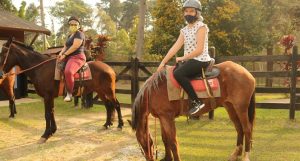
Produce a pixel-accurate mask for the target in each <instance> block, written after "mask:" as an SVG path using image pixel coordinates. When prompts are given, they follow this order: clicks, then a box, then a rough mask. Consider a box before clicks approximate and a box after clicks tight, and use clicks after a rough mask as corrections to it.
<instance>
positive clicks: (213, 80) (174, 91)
mask: <svg viewBox="0 0 300 161" xmlns="http://www.w3.org/2000/svg"><path fill="white" fill-rule="evenodd" d="M214 63H215V60H214V59H212V60H211V61H210V63H209V65H208V67H207V68H206V70H205V71H204V73H205V75H204V76H203V75H197V76H196V77H195V78H193V79H192V80H190V82H191V84H192V86H193V89H194V90H195V92H196V94H197V96H198V97H199V98H210V97H211V95H212V96H213V97H220V96H221V90H220V85H219V80H218V78H217V77H218V75H219V74H220V69H219V68H218V67H216V66H214ZM174 69H175V66H167V69H166V71H167V88H168V97H169V100H170V101H172V100H179V99H182V96H181V86H180V84H179V83H178V82H177V81H176V79H175V78H174V75H173V71H174ZM199 70H201V69H199ZM204 78H206V80H205V79H204ZM208 86H209V87H208ZM207 88H210V89H209V90H211V92H210V93H208V92H207V91H208V90H207ZM183 99H187V94H184V96H183Z"/></svg>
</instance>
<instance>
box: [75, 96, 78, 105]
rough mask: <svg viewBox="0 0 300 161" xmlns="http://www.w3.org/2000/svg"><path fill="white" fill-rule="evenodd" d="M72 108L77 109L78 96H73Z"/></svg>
mask: <svg viewBox="0 0 300 161" xmlns="http://www.w3.org/2000/svg"><path fill="white" fill-rule="evenodd" d="M74 107H75V108H77V107H78V96H74Z"/></svg>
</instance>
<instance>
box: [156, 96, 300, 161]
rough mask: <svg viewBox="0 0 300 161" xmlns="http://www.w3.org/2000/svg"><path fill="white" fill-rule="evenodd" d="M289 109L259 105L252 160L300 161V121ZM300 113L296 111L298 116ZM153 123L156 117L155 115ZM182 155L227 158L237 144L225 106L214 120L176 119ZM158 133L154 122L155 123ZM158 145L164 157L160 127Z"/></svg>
mask: <svg viewBox="0 0 300 161" xmlns="http://www.w3.org/2000/svg"><path fill="white" fill-rule="evenodd" d="M271 98H284V95H273V96H272V95H262V96H260V95H258V96H257V99H258V100H264V99H271ZM288 116H289V111H288V110H268V109H256V120H255V127H254V138H253V139H254V143H253V149H252V151H251V155H250V159H251V160H252V161H299V160H300V123H299V121H297V120H295V121H291V120H289V119H288ZM299 118H300V113H299V112H296V119H299ZM151 122H152V123H153V119H151ZM176 128H177V138H178V141H179V146H180V148H179V149H180V156H181V159H182V160H184V161H202V160H203V161H225V160H227V159H228V157H229V155H230V154H231V153H232V152H233V150H234V148H235V145H236V131H235V128H234V126H233V123H232V122H231V121H230V120H229V117H228V114H227V112H226V110H225V109H224V108H222V107H220V108H218V109H217V110H215V118H214V120H209V119H208V118H207V116H203V117H202V118H201V119H200V120H190V122H189V124H188V123H187V122H186V117H179V118H177V119H176ZM151 132H152V134H153V133H154V126H153V125H152V126H151ZM157 137H158V149H159V154H160V155H159V156H160V158H162V157H163V156H162V155H164V154H162V153H164V147H163V143H162V141H161V137H160V130H159V129H158V134H157Z"/></svg>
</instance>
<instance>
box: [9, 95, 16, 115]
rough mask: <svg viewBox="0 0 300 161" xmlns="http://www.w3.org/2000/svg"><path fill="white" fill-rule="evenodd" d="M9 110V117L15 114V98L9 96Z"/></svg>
mask: <svg viewBox="0 0 300 161" xmlns="http://www.w3.org/2000/svg"><path fill="white" fill-rule="evenodd" d="M9 110H10V115H9V118H14V117H15V114H17V110H16V105H15V99H14V98H10V99H9Z"/></svg>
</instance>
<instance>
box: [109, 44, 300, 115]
mask: <svg viewBox="0 0 300 161" xmlns="http://www.w3.org/2000/svg"><path fill="white" fill-rule="evenodd" d="M210 53H212V54H213V55H215V54H214V48H211V49H210ZM227 60H230V61H234V62H275V61H283V62H290V63H291V64H292V69H291V71H251V74H253V76H254V77H255V78H258V77H286V78H290V80H291V85H290V87H289V88H287V87H286V88H285V87H280V88H272V87H256V93H289V94H290V103H256V106H257V107H258V108H266V109H289V111H290V112H289V118H290V119H294V118H295V110H300V106H299V105H300V104H299V103H297V102H296V100H297V99H296V93H300V89H299V88H296V80H297V79H296V78H297V76H300V74H299V73H300V72H299V71H297V61H299V60H300V58H299V56H298V48H297V46H295V47H294V48H293V52H292V54H291V55H273V56H224V57H216V62H217V63H221V62H223V61H227ZM106 63H107V64H108V65H110V66H122V67H124V68H123V69H122V70H121V72H120V73H119V74H118V76H117V81H119V80H130V81H131V89H117V90H116V92H117V93H122V94H130V95H131V103H132V102H133V101H134V99H135V96H136V95H137V93H138V91H139V82H140V81H145V80H147V78H149V77H150V76H151V75H152V72H151V71H150V70H148V69H147V68H148V67H158V65H159V64H160V62H141V61H139V60H138V59H137V58H131V61H128V62H106ZM140 71H141V72H143V73H144V75H146V76H139V73H140ZM121 105H122V106H127V107H128V106H129V107H130V106H131V104H128V103H127V104H126V103H121ZM213 116H214V113H213V111H212V112H210V113H209V118H211V119H212V118H213Z"/></svg>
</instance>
